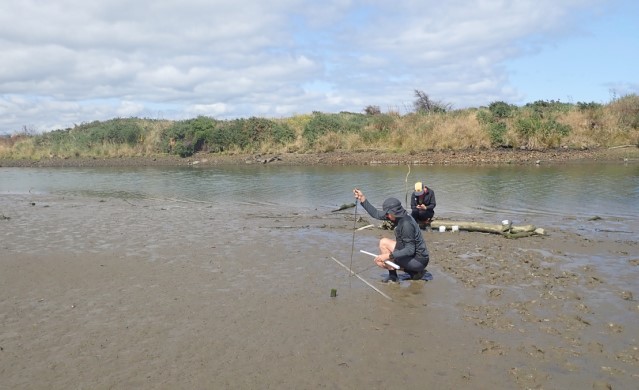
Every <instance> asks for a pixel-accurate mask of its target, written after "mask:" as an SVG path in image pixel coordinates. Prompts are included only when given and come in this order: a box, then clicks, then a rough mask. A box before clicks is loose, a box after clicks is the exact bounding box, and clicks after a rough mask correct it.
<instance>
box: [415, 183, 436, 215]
mask: <svg viewBox="0 0 639 390" xmlns="http://www.w3.org/2000/svg"><path fill="white" fill-rule="evenodd" d="M418 204H425V205H426V209H428V210H433V211H435V206H437V203H436V202H435V191H433V190H432V188H428V187H426V186H424V194H423V195H421V196H417V195H415V192H413V195H412V196H411V197H410V208H411V210H413V211H415V210H417V205H418Z"/></svg>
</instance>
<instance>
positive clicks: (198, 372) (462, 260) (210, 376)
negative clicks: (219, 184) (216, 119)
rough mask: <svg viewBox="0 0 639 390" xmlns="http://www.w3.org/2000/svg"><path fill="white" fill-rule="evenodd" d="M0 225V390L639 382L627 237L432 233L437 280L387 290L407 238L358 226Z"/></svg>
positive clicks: (269, 221) (220, 218)
mask: <svg viewBox="0 0 639 390" xmlns="http://www.w3.org/2000/svg"><path fill="white" fill-rule="evenodd" d="M0 213H1V214H2V217H3V218H2V220H0V237H2V241H1V244H0V324H1V325H2V326H1V327H0V388H7V389H13V388H30V389H45V388H46V389H69V388H91V389H114V388H115V389H124V388H137V389H182V388H183V389H187V388H188V389H196V388H199V389H204V388H207V389H210V388H229V389H255V388H260V389H265V388H296V389H315V388H334V389H355V388H379V389H383V388H404V389H424V388H438V389H463V388H468V389H478V388H494V389H512V388H521V389H530V388H547V389H561V388H583V389H590V388H595V389H609V388H612V389H632V388H637V383H639V350H638V348H639V340H638V337H639V336H638V335H639V302H638V301H637V296H638V295H639V290H638V288H639V287H638V285H637V283H636V280H638V276H639V242H638V239H637V237H636V235H634V234H628V233H627V232H601V234H598V235H594V236H591V235H582V234H580V233H579V232H578V231H573V232H570V231H562V230H561V229H560V228H553V227H544V228H546V230H547V233H548V234H547V235H545V236H533V237H526V238H521V239H516V240H510V239H506V238H504V237H501V236H498V235H494V234H482V233H476V232H464V231H462V232H457V233H451V232H446V233H440V232H436V231H425V232H424V233H423V234H424V237H425V239H426V242H427V245H428V247H429V250H430V253H431V263H430V264H429V266H428V270H429V271H430V272H431V273H432V274H433V276H434V280H432V281H428V282H424V281H414V282H402V283H401V284H399V285H383V284H381V283H379V282H378V280H379V279H381V275H382V274H383V271H382V270H381V269H378V268H376V267H374V265H373V262H372V260H371V258H370V256H366V255H363V254H360V253H359V249H365V250H367V251H372V252H375V251H376V249H375V245H376V242H377V240H378V239H379V238H380V237H383V236H384V237H392V235H393V232H391V231H387V230H382V229H378V228H377V227H375V228H368V229H365V230H361V231H357V232H356V233H355V234H353V230H354V227H359V226H365V225H367V224H375V223H376V221H374V220H369V219H367V217H366V216H364V217H362V216H361V214H360V216H359V217H358V220H355V216H354V214H353V212H352V211H349V210H344V211H343V212H326V213H323V212H312V213H309V214H293V215H290V214H269V213H261V212H258V211H250V210H247V211H243V212H240V213H233V214H232V215H228V214H226V213H224V211H223V209H220V208H218V207H217V206H216V205H214V204H207V203H204V202H199V203H189V202H175V201H173V200H170V199H164V200H162V199H135V200H130V199H129V200H126V199H114V198H108V199H98V198H85V197H73V196H65V197H62V196H56V195H31V194H28V195H6V196H3V197H2V198H1V199H0ZM591 223H597V221H592V222H591ZM333 258H334V259H337V260H339V261H340V262H342V263H343V264H345V265H347V266H348V267H349V268H351V269H352V270H353V272H355V273H357V274H358V275H359V276H361V277H362V278H364V279H365V280H367V281H369V282H370V283H371V284H373V285H374V286H376V287H377V288H378V289H380V290H381V291H383V292H384V293H385V294H387V295H388V296H389V297H390V298H391V299H387V298H385V297H384V296H382V295H381V294H379V293H378V292H376V291H375V290H373V289H372V288H370V287H369V286H368V285H366V284H365V283H363V282H361V281H360V280H359V279H358V278H356V277H353V276H349V273H348V271H347V270H345V269H344V268H342V267H340V266H339V265H337V264H336V262H334V261H333ZM597 259H606V260H605V261H610V259H614V261H615V262H616V263H615V264H616V267H617V268H616V269H617V270H618V272H613V273H610V272H608V271H603V268H600V267H599V266H598V263H597ZM608 269H609V267H608ZM333 289H335V290H337V296H336V297H331V290H333Z"/></svg>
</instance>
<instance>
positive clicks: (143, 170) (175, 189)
mask: <svg viewBox="0 0 639 390" xmlns="http://www.w3.org/2000/svg"><path fill="white" fill-rule="evenodd" d="M416 181H423V182H424V183H425V184H426V185H427V186H429V187H430V188H432V189H433V190H434V191H435V194H436V198H437V208H436V216H437V217H440V218H452V219H462V220H473V221H478V222H486V223H500V221H502V220H504V219H509V220H511V221H513V223H514V224H528V223H532V224H535V225H537V226H539V227H545V228H549V227H553V228H557V229H577V230H580V231H584V232H586V233H588V232H599V231H604V232H606V231H613V232H615V231H616V232H618V233H619V234H631V235H636V233H637V231H639V229H638V226H639V223H638V222H637V221H638V220H639V166H638V165H627V164H594V163H592V164H576V165H552V166H544V165H540V166H499V167H483V166H479V167H469V166H413V167H411V168H410V172H409V169H408V167H406V166H347V167H343V166H331V167H327V166H311V167H304V166H276V165H271V166H269V165H247V166H223V167H171V168H167V167H162V168H156V167H137V168H134V167H131V168H122V167H117V168H112V167H103V168H0V196H1V195H21V194H24V195H28V194H39V195H46V194H51V195H69V196H70V195H73V196H85V197H93V198H121V199H139V198H163V199H171V200H175V201H185V202H206V203H210V204H211V205H212V208H213V210H214V211H217V212H222V213H225V214H226V213H233V212H234V211H246V210H248V209H254V210H255V211H256V212H258V211H260V210H262V211H268V212H275V213H282V214H288V213H314V212H317V213H324V212H327V211H330V210H332V209H335V208H337V207H339V206H340V205H342V204H345V203H351V202H354V199H353V197H352V193H351V191H352V189H353V188H354V187H358V188H360V189H362V190H363V191H364V193H365V194H366V195H367V197H368V199H369V200H370V201H371V202H372V203H373V204H374V205H376V206H378V207H381V203H382V201H383V200H384V199H385V198H386V197H390V196H394V197H396V198H399V199H400V200H402V202H403V203H404V202H405V201H406V199H408V198H409V194H410V192H411V191H412V188H413V185H414V183H415V182H416ZM594 217H599V218H601V219H599V220H598V223H597V224H596V225H595V224H592V223H589V220H590V219H592V218H594Z"/></svg>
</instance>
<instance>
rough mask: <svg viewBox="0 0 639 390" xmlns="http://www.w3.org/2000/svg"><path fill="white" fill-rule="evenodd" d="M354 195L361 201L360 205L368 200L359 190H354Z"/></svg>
mask: <svg viewBox="0 0 639 390" xmlns="http://www.w3.org/2000/svg"><path fill="white" fill-rule="evenodd" d="M353 195H355V199H357V200H359V202H360V203H363V202H364V201H365V200H366V196H364V193H363V192H362V191H360V190H358V189H357V188H355V189H354V190H353Z"/></svg>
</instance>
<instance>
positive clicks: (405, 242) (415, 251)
mask: <svg viewBox="0 0 639 390" xmlns="http://www.w3.org/2000/svg"><path fill="white" fill-rule="evenodd" d="M353 194H354V195H355V199H357V200H359V201H360V203H361V204H362V207H364V210H366V212H367V213H368V214H369V215H370V216H371V217H373V218H375V219H379V220H383V221H391V223H393V224H394V225H395V229H394V231H395V240H392V239H390V238H382V239H381V240H379V250H380V254H379V255H378V256H377V257H376V258H375V264H377V266H379V267H380V268H384V269H387V270H388V276H387V277H385V278H384V279H383V280H382V281H383V282H398V281H399V280H398V277H397V271H396V270H395V269H394V268H393V267H391V266H389V265H387V264H386V263H385V261H386V260H390V261H392V262H393V263H395V264H397V265H399V266H400V267H401V269H403V270H404V272H406V273H407V274H408V275H409V276H410V278H411V279H412V280H419V279H421V278H422V277H423V276H424V273H425V270H426V266H427V265H428V261H429V254H428V248H427V247H426V242H425V241H424V236H423V235H422V232H421V231H420V230H419V226H417V222H415V220H414V219H413V217H411V216H410V215H409V214H408V213H407V212H406V210H405V209H404V207H402V203H401V202H400V201H399V200H398V199H396V198H388V199H386V200H385V201H384V203H383V204H382V211H380V210H378V209H376V208H375V207H374V206H373V205H372V204H371V203H370V202H369V201H368V200H367V199H366V196H365V195H364V193H363V192H362V191H360V190H358V189H357V188H355V189H354V190H353Z"/></svg>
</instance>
